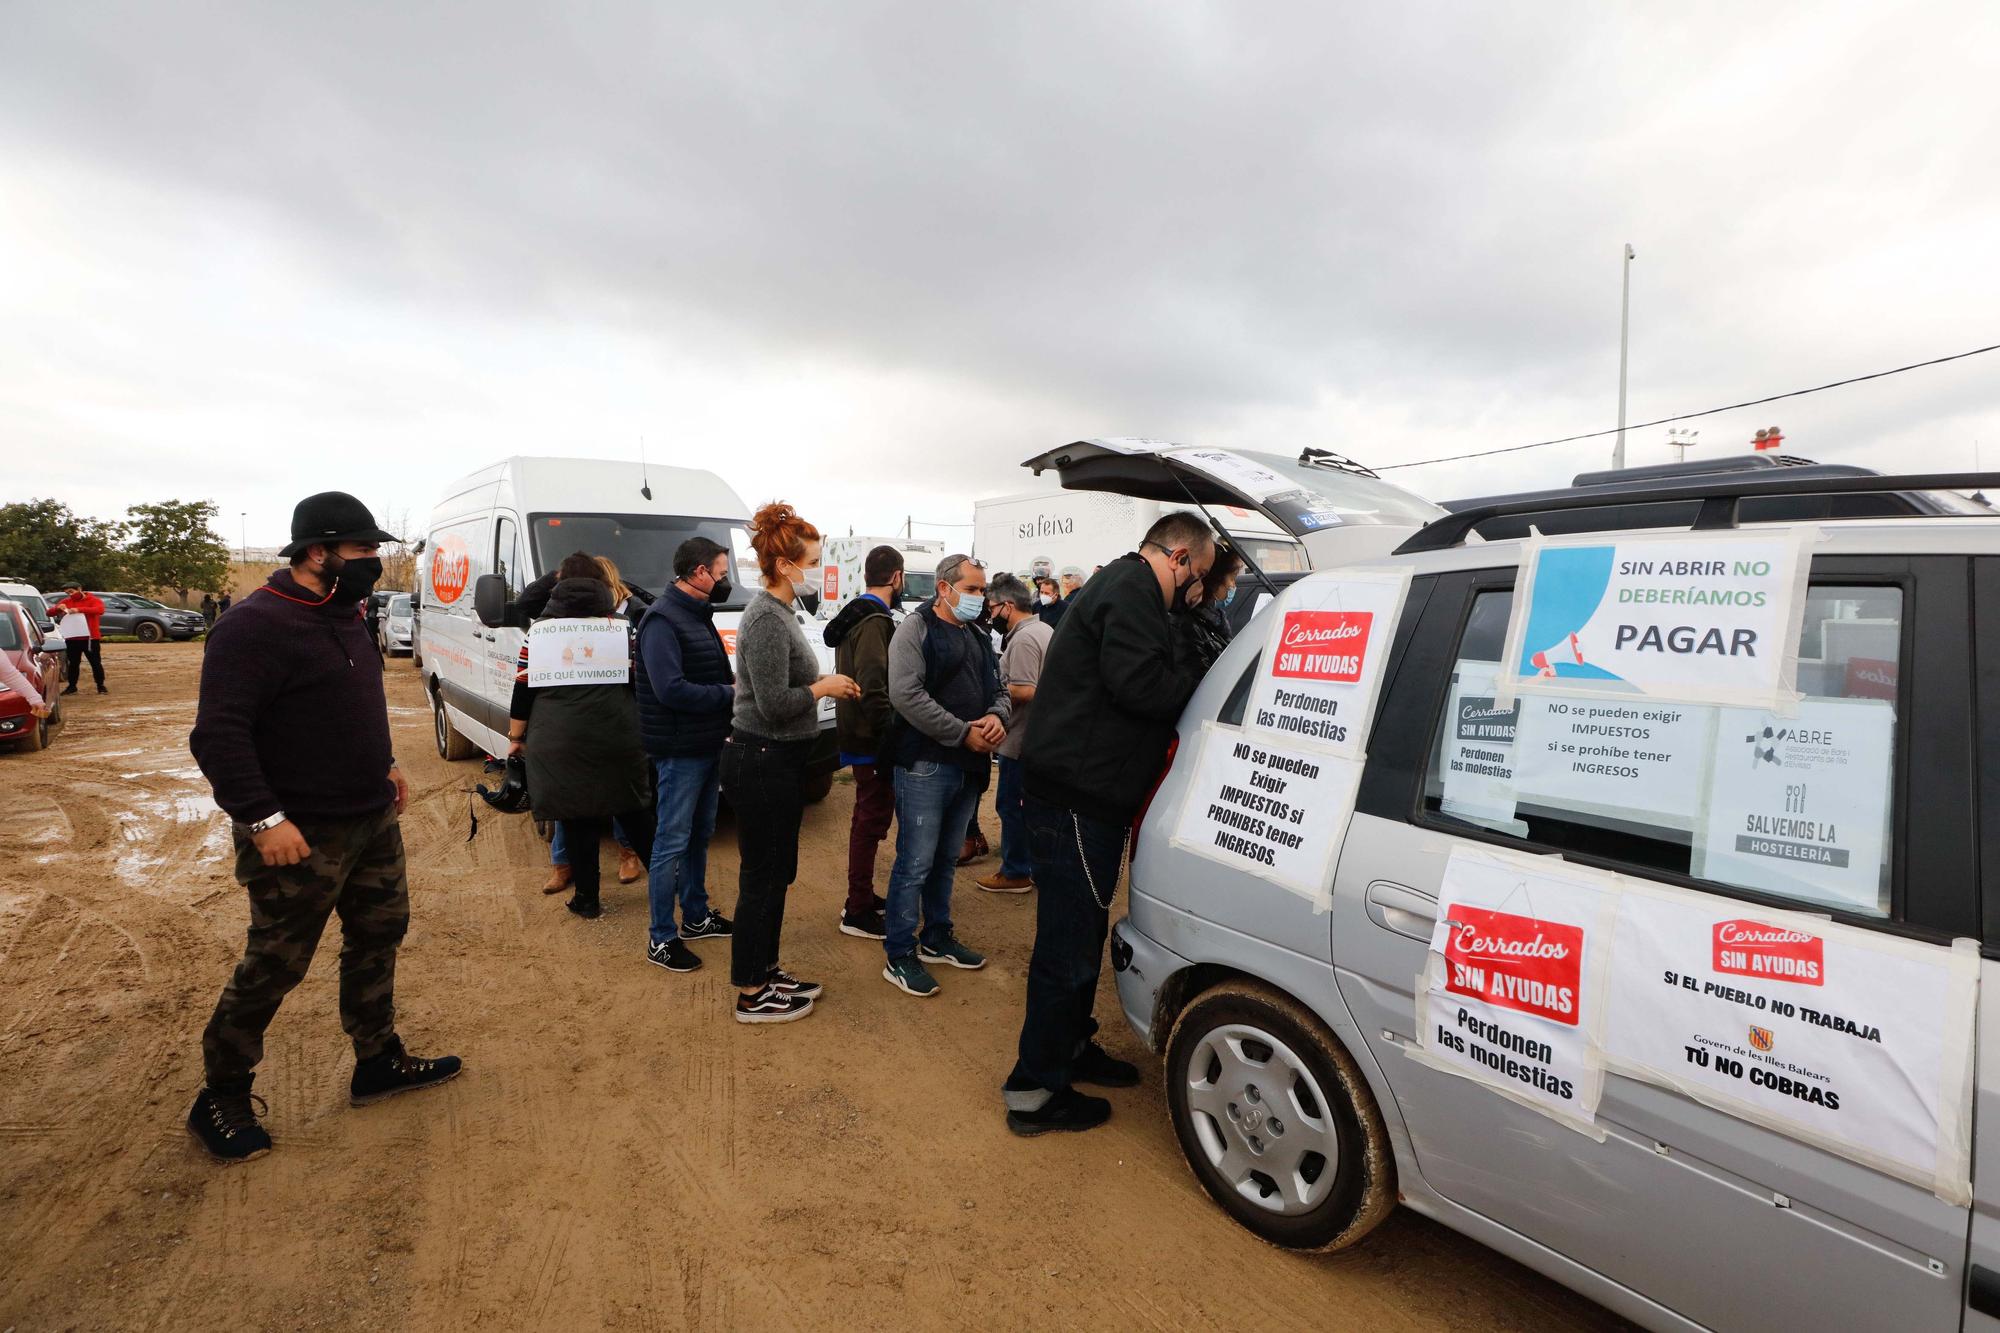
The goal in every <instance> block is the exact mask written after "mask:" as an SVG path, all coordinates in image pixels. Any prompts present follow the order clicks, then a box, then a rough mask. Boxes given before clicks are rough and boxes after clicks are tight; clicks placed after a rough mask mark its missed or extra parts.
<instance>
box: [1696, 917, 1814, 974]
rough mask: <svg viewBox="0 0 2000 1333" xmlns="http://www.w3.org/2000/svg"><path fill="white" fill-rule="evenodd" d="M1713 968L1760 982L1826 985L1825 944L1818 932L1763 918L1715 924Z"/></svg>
mask: <svg viewBox="0 0 2000 1333" xmlns="http://www.w3.org/2000/svg"><path fill="white" fill-rule="evenodd" d="M1714 934H1715V949H1714V954H1715V957H1714V967H1715V970H1716V971H1718V972H1727V973H1729V974H1730V975H1731V976H1738V977H1755V978H1757V979H1758V980H1759V981H1791V982H1796V983H1798V984H1799V985H1801V986H1824V985H1825V984H1826V945H1825V943H1824V942H1822V941H1821V939H1820V938H1819V936H1817V935H1808V934H1806V932H1804V931H1803V930H1789V929H1787V928H1786V927H1784V926H1771V925H1766V924H1765V923H1764V922H1762V921H1743V920H1736V921H1718V922H1716V923H1715V931H1714Z"/></svg>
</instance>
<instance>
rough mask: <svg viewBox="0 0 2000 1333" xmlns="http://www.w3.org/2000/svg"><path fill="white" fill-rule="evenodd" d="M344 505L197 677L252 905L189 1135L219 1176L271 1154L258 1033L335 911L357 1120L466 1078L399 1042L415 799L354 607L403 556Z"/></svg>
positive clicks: (208, 770)
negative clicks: (406, 809) (259, 1109)
mask: <svg viewBox="0 0 2000 1333" xmlns="http://www.w3.org/2000/svg"><path fill="white" fill-rule="evenodd" d="M392 540H394V538H392V537H391V536H390V535H389V534H388V533H386V532H383V531H381V530H380V529H379V528H377V527H376V526H375V520H374V518H373V517H371V516H370V514H369V513H368V510H367V508H366V507H365V506H364V505H363V504H362V503H361V502H360V501H359V500H357V499H355V498H354V497H353V496H351V495H346V494H343V493H341V492H339V491H327V492H325V493H323V494H320V495H315V496H312V497H310V498H308V499H306V500H303V501H301V502H300V503H299V506H298V508H297V509H296V510H294V511H293V514H292V542H291V544H290V545H289V546H287V547H285V549H284V550H283V551H281V552H279V554H280V555H283V556H285V557H287V558H288V559H289V560H290V561H291V568H289V569H281V570H279V571H277V572H276V573H275V574H273V575H271V579H270V581H269V582H268V583H266V584H265V585H264V586H263V587H261V588H259V589H257V590H256V591H255V592H254V593H253V594H252V595H250V596H248V597H246V598H244V599H243V603H242V605H241V606H239V607H237V609H236V612H235V614H233V615H230V616H227V617H224V618H221V619H218V620H217V621H216V623H215V629H214V631H213V632H212V633H211V634H210V635H209V639H208V648H207V651H206V653H205V655H204V656H203V658H202V664H201V697H200V704H199V706H198V710H197V712H196V714H195V724H194V731H193V732H192V733H191V734H190V735H189V736H188V748H189V749H190V750H191V751H193V752H194V757H195V762H196V763H198V764H200V765H201V771H202V775H203V776H204V777H206V778H207V779H208V781H209V785H210V787H211V788H213V790H214V792H215V803H216V804H217V805H219V806H221V807H222V809H223V811H224V812H225V813H227V814H228V815H229V817H230V819H231V820H232V821H234V833H235V840H236V879H237V882H238V883H240V884H242V885H243V887H244V888H245V889H246V890H247V891H248V895H249V899H250V936H249V942H248V944H247V945H246V947H245V949H244V953H243V961H242V962H241V963H238V964H237V966H236V972H235V975H234V976H232V977H231V978H230V980H229V984H228V986H226V987H225V988H224V989H223V992H222V999H221V1000H220V1001H219V1002H218V1003H217V1004H216V1006H215V1016H214V1017H213V1018H211V1019H210V1020H209V1023H208V1028H207V1030H206V1031H205V1032H203V1033H202V1039H201V1050H202V1062H203V1065H204V1067H205V1071H206V1074H207V1080H206V1083H205V1086H204V1087H203V1088H202V1090H201V1095H200V1096H198V1097H197V1098H195V1103H194V1107H193V1109H192V1110H190V1111H189V1112H188V1122H187V1123H188V1129H189V1131H190V1132H191V1133H193V1134H194V1136H195V1137H196V1138H197V1139H198V1140H200V1142H201V1144H202V1146H203V1147H205V1148H207V1149H208V1151H209V1152H210V1153H211V1154H212V1155H213V1156H214V1157H215V1158H216V1159H217V1160H218V1161H223V1162H241V1161H247V1160H249V1159H250V1158H252V1157H260V1156H262V1155H263V1154H264V1153H266V1152H269V1151H270V1148H271V1136H270V1135H269V1134H268V1133H267V1132H265V1130H264V1127H263V1126H261V1125H259V1124H258V1123H257V1117H256V1114H255V1112H254V1111H253V1110H252V1109H251V1100H250V1081H251V1079H252V1078H253V1077H254V1073H253V1071H254V1070H255V1069H256V1067H257V1063H258V1061H259V1060H261V1059H262V1058H263V1055H264V1031H265V1029H266V1028H268V1027H269V1026H270V1023H271V1019H272V1018H273V1017H274V1016H275V1015H276V1014H277V1012H278V1005H279V1003H280V1002H281V1001H283V999H284V998H285V996H286V995H287V994H288V993H289V992H290V991H291V989H292V988H293V987H294V986H296V985H298V984H299V981H300V980H301V979H302V978H303V977H304V976H305V974H306V968H307V966H308V965H309V964H310V963H311V962H312V957H313V952H314V950H315V949H316V948H317V947H318V945H319V937H320V932H321V931H322V930H324V929H325V928H326V920H327V917H329V916H330V915H332V914H333V913H335V912H338V913H339V914H340V925H341V936H342V942H341V949H340V1022H341V1026H342V1027H344V1028H345V1029H346V1030H347V1035H348V1036H349V1037H350V1038H352V1039H353V1042H354V1056H355V1066H354V1077H353V1079H352V1080H351V1081H350V1083H349V1085H348V1092H349V1096H350V1098H351V1100H352V1101H353V1103H354V1105H356V1106H361V1105H365V1104H367V1103H369V1102H373V1101H379V1100H380V1099H382V1098H384V1097H388V1096H391V1095H393V1094H395V1093H399V1092H407V1091H409V1090H410V1089H412V1088H421V1087H429V1086H430V1085H432V1084H435V1083H442V1082H443V1081H444V1080H446V1079H448V1078H451V1077H452V1076H454V1075H455V1074H457V1073H458V1070H459V1062H458V1057H457V1056H450V1055H448V1056H444V1057H442V1058H440V1059H436V1060H420V1059H418V1058H416V1057H415V1056H411V1055H408V1054H406V1053H405V1052H404V1050H403V1043H402V1041H401V1040H400V1039H399V1038H398V1037H397V1036H396V1024H395V1019H396V1004H395V994H394V989H395V979H396V950H397V946H398V945H399V944H401V942H402V939H403V932H404V929H405V927H406V926H407V925H408V923H409V918H410V886H409V879H408V876H407V875H406V873H405V868H404V861H403V831H402V827H401V825H400V824H399V823H398V821H397V816H398V815H400V814H401V813H402V812H403V804H404V802H405V801H406V800H407V799H408V788H407V787H406V786H405V785H404V782H403V776H402V774H401V772H399V771H398V769H397V767H396V760H395V758H394V756H393V755H392V754H391V752H390V748H389V716H388V705H387V702H386V700H385V699H384V698H383V694H382V659H381V658H380V657H378V656H377V655H376V653H375V645H374V644H373V643H371V642H370V641H369V638H368V631H367V629H366V628H365V627H364V625H363V624H362V619H361V608H360V607H359V605H358V603H359V602H361V601H362V600H363V599H364V598H366V597H367V596H368V592H369V589H370V588H372V587H373V586H374V584H375V581H376V580H377V579H378V578H380V577H381V574H382V562H381V560H380V559H378V558H377V557H376V554H375V552H376V549H377V544H378V543H380V542H384V541H392Z"/></svg>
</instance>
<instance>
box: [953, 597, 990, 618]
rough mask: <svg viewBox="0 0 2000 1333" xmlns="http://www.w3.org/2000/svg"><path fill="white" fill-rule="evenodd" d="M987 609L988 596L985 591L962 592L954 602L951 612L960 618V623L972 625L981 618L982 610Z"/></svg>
mask: <svg viewBox="0 0 2000 1333" xmlns="http://www.w3.org/2000/svg"><path fill="white" fill-rule="evenodd" d="M985 609H986V597H985V595H984V594H983V593H976V592H962V593H960V594H959V595H958V600H957V601H956V602H954V603H953V604H952V608H951V613H952V614H953V615H955V616H957V617H958V618H959V621H960V623H962V624H966V625H970V624H971V623H972V622H973V621H975V620H977V619H979V614H980V612H982V611H984V610H985Z"/></svg>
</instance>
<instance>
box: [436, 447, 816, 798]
mask: <svg viewBox="0 0 2000 1333" xmlns="http://www.w3.org/2000/svg"><path fill="white" fill-rule="evenodd" d="M749 523H750V510H749V507H748V506H746V505H745V504H744V503H743V501H742V499H741V498H740V497H739V496H738V495H737V494H736V492H735V491H733V490H731V489H730V487H729V485H728V483H726V482H724V481H723V480H722V479H721V478H720V477H718V476H716V475H715V474H714V473H713V472H707V471H701V470H698V469H694V468H661V467H654V468H651V469H650V470H649V471H647V472H645V473H642V472H641V470H640V468H639V465H638V464H636V463H632V462H624V461H614V460H608V459H583V458H522V457H515V458H508V459H504V460H502V461H501V462H498V463H494V464H492V465H490V466H488V467H483V468H481V469H479V470H478V471H477V472H473V473H471V474H469V475H467V476H465V477H462V478H460V479H459V480H458V481H456V482H453V483H452V484H451V485H450V486H448V487H446V488H445V493H444V495H443V496H442V497H441V498H440V499H439V500H438V502H437V505H436V507H435V508H434V509H432V511H431V520H430V526H429V528H428V529H427V531H426V536H425V540H424V547H423V550H422V552H421V556H422V564H421V566H420V576H419V577H418V579H417V593H416V595H417V596H418V597H419V598H421V599H422V603H423V613H422V615H421V616H420V617H419V620H418V626H419V628H418V635H419V637H420V642H419V643H418V645H417V652H416V656H417V658H418V659H419V660H421V661H422V662H423V669H424V686H425V689H426V691H427V692H428V693H429V694H430V698H431V713H432V718H433V722H434V726H435V728H436V734H437V747H438V753H439V754H440V755H442V756H443V757H444V758H446V759H469V758H472V757H473V756H474V755H476V754H479V753H480V752H482V751H484V752H485V753H487V754H493V755H501V754H505V753H506V752H507V708H508V703H509V701H510V699H511V697H512V694H513V689H514V671H515V663H516V661H517V659H518V657H519V654H520V651H521V640H522V631H521V630H518V629H513V628H509V627H506V626H497V627H488V626H486V625H483V624H481V623H480V620H479V617H478V616H477V615H475V614H474V613H473V588H474V585H475V584H477V582H478V581H479V578H480V576H481V575H485V574H496V575H498V576H500V578H502V579H503V580H504V581H505V582H506V585H507V592H508V596H509V598H510V599H511V598H513V597H516V596H518V595H519V594H520V592H521V590H522V589H523V588H525V587H526V586H527V585H528V584H529V583H532V582H533V581H534V580H535V579H536V578H538V577H540V576H541V575H542V574H543V573H545V572H547V571H548V570H551V569H554V568H555V567H556V566H557V565H559V564H561V563H562V559H563V557H564V556H566V555H568V554H570V553H571V552H573V551H586V552H588V553H589V554H591V555H599V556H606V557H608V558H609V559H610V560H611V561H612V562H613V563H615V564H616V565H617V566H618V572H619V574H620V575H621V576H622V577H623V578H624V580H625V582H627V583H628V584H631V585H633V586H635V587H638V588H641V589H643V590H644V591H646V592H648V593H650V594H652V595H654V596H658V595H659V594H660V593H661V592H663V591H664V590H665V589H666V587H667V585H668V584H670V583H672V582H673V579H674V573H673V560H674V551H675V549H676V548H678V547H679V546H680V544H681V543H682V542H684V541H686V540H687V539H688V538H689V537H696V536H701V537H708V538H710V539H712V540H714V541H717V542H720V543H721V544H722V545H723V546H725V547H727V548H728V549H729V552H730V566H731V570H730V578H731V582H733V583H734V584H735V591H734V593H733V594H732V595H731V597H730V599H729V600H728V601H727V602H725V603H723V604H722V605H721V607H720V608H719V609H718V610H717V612H716V617H715V625H716V628H717V629H718V630H719V631H721V634H722V643H723V647H724V648H726V649H727V650H728V651H729V653H730V654H731V656H732V657H733V656H734V655H735V652H736V625H737V622H738V621H739V620H740V619H741V618H742V613H743V608H744V606H745V605H747V604H748V602H749V599H750V597H751V595H752V594H753V593H754V592H755V591H756V589H757V588H758V587H759V586H760V579H759V576H758V573H757V558H756V556H755V555H754V554H753V553H752V551H751V549H750V529H749ZM803 621H804V617H803V615H801V622H802V623H803ZM818 637H819V636H818V635H816V634H813V633H810V632H809V633H808V634H807V636H806V638H807V641H808V642H812V643H813V644H814V645H815V648H816V650H817V651H819V652H820V654H821V656H822V657H824V658H826V659H828V664H827V667H826V669H827V670H832V666H831V661H830V659H831V657H832V653H831V650H829V649H826V648H824V646H823V645H820V644H819V643H818ZM820 740H821V744H820V747H819V751H816V752H815V754H814V764H813V767H812V768H811V770H810V772H811V773H812V775H813V779H814V781H813V783H812V785H811V786H809V788H808V792H807V794H808V796H813V795H814V793H815V792H817V793H818V794H819V795H824V794H825V792H824V788H825V786H826V785H830V784H831V782H832V778H833V769H834V764H835V759H836V754H837V745H836V742H835V740H834V734H833V701H832V700H831V699H827V700H822V701H821V705H820ZM822 752H823V753H822Z"/></svg>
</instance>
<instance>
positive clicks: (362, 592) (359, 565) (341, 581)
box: [321, 555, 382, 606]
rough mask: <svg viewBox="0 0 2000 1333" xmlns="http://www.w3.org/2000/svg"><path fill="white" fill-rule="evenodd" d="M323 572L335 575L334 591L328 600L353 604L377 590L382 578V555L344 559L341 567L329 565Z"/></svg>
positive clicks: (342, 603)
mask: <svg viewBox="0 0 2000 1333" xmlns="http://www.w3.org/2000/svg"><path fill="white" fill-rule="evenodd" d="M321 572H322V573H326V574H332V575H333V576H334V579H333V592H332V593H331V594H329V595H328V597H327V600H328V601H330V602H333V603H335V604H337V605H340V606H353V605H354V604H355V603H356V602H359V601H361V600H362V599H363V598H365V597H367V596H368V594H369V593H371V592H373V591H375V585H376V584H377V583H378V582H380V581H381V578H382V560H381V557H380V556H373V555H371V556H367V557H365V558H357V559H353V560H343V561H341V562H340V568H339V569H334V568H332V567H330V566H329V567H328V568H326V569H324V570H322V571H321Z"/></svg>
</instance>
